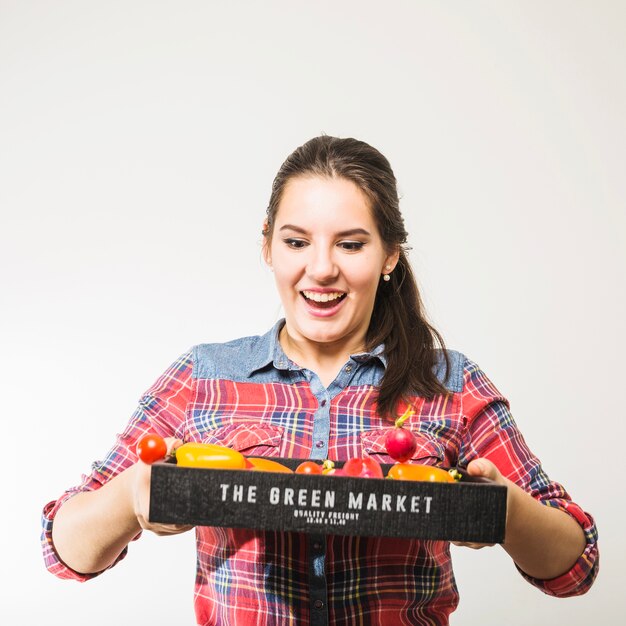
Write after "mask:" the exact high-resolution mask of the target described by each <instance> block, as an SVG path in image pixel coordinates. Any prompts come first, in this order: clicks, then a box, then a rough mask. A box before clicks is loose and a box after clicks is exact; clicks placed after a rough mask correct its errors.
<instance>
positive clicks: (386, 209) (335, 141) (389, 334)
mask: <svg viewBox="0 0 626 626" xmlns="http://www.w3.org/2000/svg"><path fill="white" fill-rule="evenodd" d="M298 176H320V177H324V178H345V179H347V180H350V181H352V182H353V183H355V184H356V185H357V187H359V189H361V191H362V192H363V193H365V195H366V196H367V197H368V199H369V201H370V205H371V207H370V208H371V211H372V215H373V217H374V221H375V222H376V226H377V227H378V231H379V233H380V236H381V239H382V240H383V244H384V246H385V249H386V252H387V254H392V253H393V252H395V251H396V250H399V252H400V257H399V260H398V264H397V265H396V268H395V270H394V271H393V272H392V273H391V280H390V281H389V282H385V281H383V280H381V281H380V283H379V285H378V290H377V292H376V301H375V303H374V310H373V312H372V318H371V320H370V325H369V328H368V331H367V335H366V349H367V350H371V349H373V348H374V347H376V346H377V345H378V344H380V343H384V344H385V356H386V358H387V367H386V369H385V374H384V376H383V379H382V381H381V386H380V390H379V394H378V401H377V412H378V414H379V415H380V416H381V417H386V418H393V417H394V416H395V415H396V408H397V405H398V402H399V401H400V400H408V397H409V396H410V395H415V394H417V395H420V396H423V397H426V398H432V397H433V396H435V395H437V394H441V393H446V389H445V387H444V386H443V384H442V383H441V382H440V381H439V380H438V378H437V376H436V375H435V366H436V365H437V364H438V362H439V358H438V354H437V347H440V348H441V349H442V350H443V355H444V358H445V363H446V367H447V370H446V371H448V370H449V367H450V366H449V360H448V356H447V354H446V352H445V346H444V342H443V339H442V337H441V335H440V334H439V333H438V332H437V331H436V330H435V329H434V328H433V327H432V326H431V325H430V324H429V323H428V322H427V320H426V318H425V315H424V307H423V304H422V300H421V297H420V294H419V290H418V288H417V283H416V280H415V276H414V275H413V271H412V269H411V266H410V264H409V261H408V258H407V247H406V240H407V232H406V231H405V229H404V220H403V218H402V214H401V213H400V203H399V199H398V190H397V184H396V178H395V176H394V173H393V171H392V169H391V165H390V164H389V161H388V160H387V159H386V158H385V157H384V156H383V155H382V154H381V153H380V152H379V151H378V150H376V149H375V148H373V147H372V146H370V145H368V144H366V143H364V142H363V141H358V140H357V139H349V138H346V139H339V138H337V137H328V136H326V135H323V136H321V137H315V138H314V139H311V140H309V141H307V142H306V143H305V144H304V145H302V146H300V147H299V148H297V149H296V150H295V151H294V152H293V153H292V154H291V155H289V157H287V160H286V161H285V162H284V163H283V164H282V166H281V168H280V170H279V171H278V174H277V175H276V178H275V179H274V183H273V185H272V194H271V197H270V202H269V206H268V208H267V223H266V226H265V229H264V231H263V235H264V236H265V238H266V243H268V242H269V241H270V240H271V237H272V233H273V229H274V221H275V218H276V213H277V211H278V206H279V204H280V200H281V197H282V194H283V191H284V189H285V187H286V185H287V183H288V182H289V180H291V179H292V178H295V177H298Z"/></svg>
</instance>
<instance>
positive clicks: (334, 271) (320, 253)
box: [306, 246, 339, 284]
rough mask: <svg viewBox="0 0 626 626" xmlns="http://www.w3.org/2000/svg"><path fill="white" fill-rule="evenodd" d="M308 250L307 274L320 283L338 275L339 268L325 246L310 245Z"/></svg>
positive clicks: (327, 281) (329, 280)
mask: <svg viewBox="0 0 626 626" xmlns="http://www.w3.org/2000/svg"><path fill="white" fill-rule="evenodd" d="M310 251H311V252H310V256H309V259H308V262H307V268H306V270H307V276H308V277H309V278H310V279H311V280H314V281H315V282H317V283H320V284H325V283H329V282H332V281H333V280H335V279H336V278H337V276H338V275H339V268H338V266H337V263H336V262H335V259H334V257H333V254H332V251H330V250H328V249H327V248H326V247H325V246H324V247H322V246H319V247H318V246H311V247H310Z"/></svg>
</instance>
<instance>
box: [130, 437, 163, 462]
mask: <svg viewBox="0 0 626 626" xmlns="http://www.w3.org/2000/svg"><path fill="white" fill-rule="evenodd" d="M166 454H167V444H166V443H165V439H163V437H161V436H160V435H155V434H154V433H149V434H147V435H144V436H143V437H142V438H141V439H140V440H139V442H138V443H137V456H138V457H139V458H140V459H141V460H142V461H143V462H144V463H147V464H148V465H152V463H154V462H155V461H160V460H161V459H164V458H165V455H166Z"/></svg>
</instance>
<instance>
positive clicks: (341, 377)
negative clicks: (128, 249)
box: [42, 322, 598, 626]
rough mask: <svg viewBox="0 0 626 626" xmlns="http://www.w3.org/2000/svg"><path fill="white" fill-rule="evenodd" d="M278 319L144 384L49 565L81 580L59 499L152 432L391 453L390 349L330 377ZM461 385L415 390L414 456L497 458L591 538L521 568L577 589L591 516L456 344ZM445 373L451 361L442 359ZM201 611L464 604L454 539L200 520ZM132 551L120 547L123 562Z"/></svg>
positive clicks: (413, 614) (255, 450)
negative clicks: (298, 360)
mask: <svg viewBox="0 0 626 626" xmlns="http://www.w3.org/2000/svg"><path fill="white" fill-rule="evenodd" d="M280 325H281V322H279V323H278V324H277V325H276V326H275V327H274V328H273V329H272V330H271V331H270V332H269V333H267V334H266V335H264V336H262V337H247V338H243V339H238V340H236V341H232V342H229V343H225V344H204V345H199V346H196V347H194V348H193V349H192V350H191V351H190V352H188V353H186V354H184V355H183V356H182V357H181V358H179V359H178V360H177V361H176V362H175V363H174V364H173V365H172V366H171V367H170V368H169V369H168V370H167V371H166V372H165V373H164V374H163V375H162V376H161V377H160V378H159V379H158V380H157V381H156V383H155V384H154V385H153V386H152V387H151V388H150V389H149V390H148V391H147V392H146V393H145V394H144V396H143V397H142V399H141V401H140V404H139V407H138V409H137V411H136V412H135V414H134V415H133V417H132V419H131V420H130V422H129V423H128V425H127V427H126V429H125V430H124V432H123V433H122V434H121V435H119V436H118V438H117V441H116V443H115V445H114V446H113V448H112V449H111V451H110V452H109V453H108V455H107V456H106V458H105V459H104V461H101V462H97V463H94V465H93V468H92V472H91V474H90V475H88V476H83V482H82V483H81V484H80V485H79V486H77V487H75V488H74V489H71V490H69V491H68V492H66V493H65V494H64V495H63V496H61V498H59V499H58V500H57V501H56V502H51V503H49V504H48V505H46V507H45V509H44V515H43V526H44V529H43V533H42V542H43V551H44V558H45V562H46V565H47V567H48V569H49V570H50V571H51V572H52V573H54V574H56V575H57V576H59V577H62V578H74V579H77V580H85V579H87V578H90V576H85V575H81V574H78V573H76V572H74V571H73V570H71V569H69V568H68V567H66V566H65V565H64V564H63V563H62V562H61V561H60V559H59V558H58V556H57V554H56V552H55V550H54V546H53V544H52V538H51V535H52V523H53V519H54V516H55V514H56V512H57V511H58V509H59V507H60V506H61V505H62V504H63V502H65V501H66V500H67V499H68V498H69V497H71V496H72V494H74V493H76V492H77V491H83V490H92V489H97V488H99V487H100V486H101V485H102V484H103V483H105V482H106V481H108V480H110V479H111V478H113V477H114V476H115V475H116V474H118V473H119V472H121V471H122V470H123V469H125V468H127V467H129V466H130V465H131V464H133V463H135V462H136V461H137V457H136V454H135V446H136V443H137V440H138V439H139V438H140V437H141V436H142V435H143V434H145V433H146V432H149V431H154V432H157V433H159V434H161V435H163V436H164V437H165V436H174V437H178V438H180V439H182V440H184V441H204V442H210V443H218V444H222V445H226V446H229V447H232V448H235V449H237V450H240V451H242V452H243V453H245V454H246V455H254V456H267V457H293V458H317V459H325V458H330V459H336V460H346V459H348V458H350V457H353V456H360V455H361V456H362V455H371V456H373V457H374V458H376V459H378V460H379V461H381V462H385V463H389V462H392V460H391V459H390V458H389V457H388V456H386V453H385V447H384V441H383V439H384V434H385V432H386V430H387V429H388V427H389V424H388V423H385V422H384V421H381V419H380V418H379V417H378V416H377V415H376V412H375V401H376V395H377V385H378V384H379V381H380V380H381V377H382V375H383V373H384V368H385V357H384V354H383V349H382V347H379V348H378V349H376V350H374V351H373V352H371V353H363V354H356V355H353V356H352V357H351V358H350V360H349V361H348V362H347V363H346V364H345V366H344V367H343V368H342V370H341V371H340V373H339V374H338V375H337V378H336V379H335V380H334V381H333V382H332V384H331V385H330V386H329V387H328V388H325V387H324V386H323V385H322V384H321V382H320V380H319V378H318V377H317V376H316V375H315V374H314V373H312V372H310V371H308V370H305V369H301V368H300V367H299V366H298V365H296V364H295V363H293V362H292V361H290V360H289V359H288V358H287V357H286V356H285V354H284V352H283V351H282V349H281V347H280V344H279V343H278V330H279V329H280ZM448 354H449V357H450V359H451V363H452V367H451V371H450V373H449V376H448V378H447V381H446V386H447V388H448V389H449V390H450V391H451V392H452V393H451V394H450V395H448V396H438V397H435V398H434V399H432V400H425V399H424V398H415V406H416V408H417V411H416V413H415V415H414V416H413V417H412V418H411V420H410V422H409V423H408V424H407V425H409V426H410V428H411V429H412V431H413V432H414V434H415V435H416V437H417V439H418V447H417V451H416V453H415V455H414V460H415V461H416V462H420V463H429V464H433V465H442V466H454V465H459V466H466V465H467V464H468V463H469V462H470V461H471V460H472V459H474V458H477V457H486V458H488V459H491V460H492V461H493V462H494V463H495V464H496V466H497V467H498V468H499V470H500V471H501V472H502V474H503V475H504V476H506V477H507V478H509V479H510V480H512V481H513V482H515V483H517V484H518V485H520V486H521V487H522V488H523V489H525V490H526V491H527V492H529V493H530V494H531V495H532V496H533V497H535V498H536V499H537V500H539V501H541V502H543V503H545V504H546V505H548V506H552V507H556V508H560V509H562V510H564V511H566V512H567V513H569V514H570V515H571V516H572V517H574V518H575V519H576V520H577V521H578V522H579V524H580V525H581V526H582V528H583V530H584V532H585V536H586V538H587V546H586V549H585V551H584V553H583V554H582V556H581V557H580V558H579V559H578V561H577V562H576V563H575V564H574V565H573V566H572V568H571V570H570V571H568V572H566V573H565V574H563V575H562V576H559V577H558V578H555V579H552V580H547V581H546V580H536V579H532V578H530V577H528V576H526V575H525V574H523V573H522V574H523V575H524V576H525V577H526V578H527V579H528V580H529V581H530V582H531V583H532V584H534V585H536V586H537V587H539V588H540V589H541V590H542V591H544V592H545V593H548V594H551V595H555V596H561V597H564V596H569V595H578V594H582V593H584V592H585V591H587V589H588V588H589V587H590V586H591V584H592V582H593V580H594V578H595V576H596V574H597V570H598V550H597V545H596V539H597V534H596V528H595V525H594V522H593V519H592V518H591V516H590V515H588V514H587V513H585V512H584V511H583V510H582V509H581V508H580V507H578V506H577V505H576V504H574V503H573V502H572V501H571V499H570V497H569V496H568V494H567V492H566V491H565V490H564V488H563V487H562V486H561V485H559V484H557V483H555V482H551V481H550V480H549V478H548V477H547V476H546V474H545V473H544V472H543V470H542V468H541V466H540V464H539V460H538V459H537V458H536V457H535V456H534V455H533V454H532V453H531V452H530V450H529V449H528V447H527V446H526V444H525V442H524V439H523V437H522V435H521V433H520V431H519V430H518V429H517V427H516V425H515V422H514V421H513V418H512V417H511V414H510V412H509V406H508V403H507V400H506V399H505V398H504V397H503V396H502V395H501V394H500V393H499V392H498V391H497V390H496V388H495V387H494V386H493V384H492V383H491V382H490V381H489V380H488V379H487V377H486V376H485V375H484V373H483V372H482V371H481V370H480V369H479V368H478V367H477V366H476V365H475V364H474V363H472V362H471V361H469V360H468V359H467V358H466V357H464V356H463V355H461V354H459V353H457V352H453V351H450V352H449V353H448ZM440 370H441V372H440V378H441V379H443V367H441V368H440ZM196 539H197V551H198V561H197V576H196V589H195V610H196V616H197V621H198V624H206V625H209V624H210V625H217V624H228V625H232V624H237V625H241V624H244V625H245V624H250V625H253V624H254V625H255V626H256V625H259V624H267V625H269V624H272V625H274V624H281V625H282V624H311V625H321V624H328V623H331V624H337V625H339V624H345V625H353V624H363V623H367V624H389V625H393V626H396V625H397V624H424V625H432V626H439V625H444V624H448V617H449V615H450V613H451V612H452V611H454V609H455V608H456V606H457V604H458V593H457V588H456V585H455V581H454V575H453V572H452V564H451V560H450V550H449V543H448V542H444V541H414V540H403V539H388V538H383V537H343V536H332V535H329V536H323V535H309V534H301V533H287V532H279V531H275V532H267V531H254V530H246V529H227V528H209V527H198V528H196ZM125 554H126V551H124V552H123V553H122V554H121V555H120V557H119V559H118V561H119V560H120V559H121V558H123V557H124V556H125Z"/></svg>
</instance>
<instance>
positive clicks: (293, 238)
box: [265, 176, 398, 353]
mask: <svg viewBox="0 0 626 626" xmlns="http://www.w3.org/2000/svg"><path fill="white" fill-rule="evenodd" d="M265 256H266V260H267V262H268V263H269V264H270V265H271V266H272V267H273V270H274V275H275V277H276V284H277V287H278V292H279V294H280V298H281V300H282V303H283V307H284V309H285V318H286V326H287V333H288V334H289V337H290V339H292V340H294V341H295V342H296V343H298V344H299V345H301V346H305V345H307V344H308V343H311V342H312V343H316V344H337V347H339V348H346V349H348V350H349V352H350V353H353V352H356V351H358V350H360V349H362V348H363V344H364V339H365V334H366V332H367V329H368V326H369V322H370V318H371V315H372V310H373V308H374V299H375V296H376V290H377V288H378V284H379V281H380V277H381V274H384V273H388V272H389V271H391V270H393V268H394V267H395V265H396V263H397V260H398V253H397V252H396V253H394V254H391V255H388V254H387V252H386V251H385V249H384V247H383V242H382V239H381V238H380V235H379V233H378V229H377V227H376V224H375V222H374V219H373V217H372V214H371V210H370V205H369V200H368V198H367V196H366V195H365V194H364V193H363V192H362V191H361V190H360V189H359V188H358V187H357V186H356V185H355V184H354V183H353V182H351V181H349V180H347V179H344V178H322V177H316V176H308V177H297V178H293V179H291V180H290V181H289V182H288V183H287V185H286V187H285V189H284V190H283V195H282V199H281V201H280V204H279V206H278V211H277V213H276V216H275V221H274V230H273V233H272V238H271V241H270V242H269V247H266V249H265ZM386 266H389V269H386ZM329 347H330V346H329Z"/></svg>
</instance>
